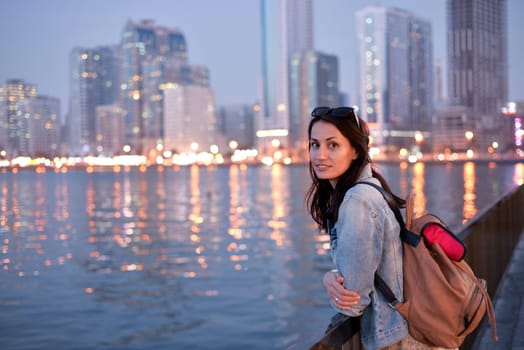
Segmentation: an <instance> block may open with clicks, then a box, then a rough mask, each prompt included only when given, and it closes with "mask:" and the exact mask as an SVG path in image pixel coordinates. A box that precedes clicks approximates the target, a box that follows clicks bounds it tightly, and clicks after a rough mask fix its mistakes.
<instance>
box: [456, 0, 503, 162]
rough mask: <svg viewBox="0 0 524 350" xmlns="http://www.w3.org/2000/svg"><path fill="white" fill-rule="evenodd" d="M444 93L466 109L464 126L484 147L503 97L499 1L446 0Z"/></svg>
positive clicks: (498, 113)
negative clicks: (468, 113) (446, 51)
mask: <svg viewBox="0 0 524 350" xmlns="http://www.w3.org/2000/svg"><path fill="white" fill-rule="evenodd" d="M447 18H448V94H449V99H450V102H451V103H452V104H454V105H461V106H465V107H468V108H470V109H471V111H472V113H471V117H470V120H469V121H468V126H469V127H471V131H473V133H474V135H475V137H474V144H475V145H476V146H477V147H478V148H479V150H480V151H481V152H485V150H486V149H487V147H489V146H490V145H491V143H492V142H493V141H496V140H494V139H492V137H491V135H495V134H496V132H494V131H496V130H497V128H498V126H499V125H500V123H499V122H498V118H499V116H500V110H501V108H502V107H503V106H505V103H506V102H507V90H508V88H507V86H508V76H507V35H506V30H507V29H506V1H505V0H448V2H447Z"/></svg>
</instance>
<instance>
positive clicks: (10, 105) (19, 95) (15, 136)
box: [0, 79, 37, 157]
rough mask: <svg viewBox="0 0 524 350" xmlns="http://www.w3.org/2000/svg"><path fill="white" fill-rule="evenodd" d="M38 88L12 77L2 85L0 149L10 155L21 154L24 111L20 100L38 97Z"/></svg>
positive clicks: (0, 99)
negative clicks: (21, 109)
mask: <svg viewBox="0 0 524 350" xmlns="http://www.w3.org/2000/svg"><path fill="white" fill-rule="evenodd" d="M36 95H37V88H36V85H34V84H28V83H26V82H24V81H23V80H20V79H10V80H7V81H6V82H5V84H3V85H2V86H0V151H6V154H7V156H8V157H12V156H17V155H19V154H20V151H21V148H20V141H21V139H22V138H23V136H24V134H23V133H22V128H21V126H22V125H21V123H22V121H23V120H22V113H21V111H20V105H19V103H20V102H23V101H25V100H26V99H31V98H34V97H36Z"/></svg>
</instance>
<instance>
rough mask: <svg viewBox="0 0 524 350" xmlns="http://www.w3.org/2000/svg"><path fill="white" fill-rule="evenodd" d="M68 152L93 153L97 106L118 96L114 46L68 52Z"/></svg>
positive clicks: (112, 100) (109, 102)
mask: <svg viewBox="0 0 524 350" xmlns="http://www.w3.org/2000/svg"><path fill="white" fill-rule="evenodd" d="M69 59H70V61H69V62H70V89H69V91H70V111H69V114H68V120H67V125H68V135H67V137H68V140H69V142H68V144H69V153H70V154H74V155H82V154H89V153H94V152H96V150H95V146H96V107H97V106H101V105H109V104H112V103H114V102H115V101H116V100H117V98H118V58H117V52H116V48H115V47H109V46H101V47H96V48H80V47H76V48H74V49H73V50H72V51H71V54H70V57H69Z"/></svg>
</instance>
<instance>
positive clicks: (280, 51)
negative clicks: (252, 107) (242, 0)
mask: <svg viewBox="0 0 524 350" xmlns="http://www.w3.org/2000/svg"><path fill="white" fill-rule="evenodd" d="M312 6H313V5H312V0H261V15H262V75H263V76H262V108H261V117H260V118H259V120H258V125H257V129H258V130H259V131H262V132H258V136H259V138H260V139H259V141H260V142H259V144H261V145H262V148H264V144H266V143H267V142H265V141H268V140H269V142H272V139H273V138H274V137H277V138H280V139H279V142H282V146H284V147H287V133H288V131H289V125H290V121H289V60H290V57H291V55H292V54H293V53H294V52H298V51H304V50H312V49H313V15H312ZM264 139H266V140H264Z"/></svg>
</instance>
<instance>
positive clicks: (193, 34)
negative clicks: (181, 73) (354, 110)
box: [0, 0, 524, 114]
mask: <svg viewBox="0 0 524 350" xmlns="http://www.w3.org/2000/svg"><path fill="white" fill-rule="evenodd" d="M314 4H315V5H314V25H315V46H316V48H317V49H318V50H319V51H322V52H325V53H328V54H335V55H337V56H338V57H339V66H340V86H341V89H342V90H343V92H345V93H348V94H349V102H350V103H351V104H353V103H355V99H356V84H357V81H356V79H355V75H356V72H357V71H356V62H357V54H358V53H357V39H356V33H355V12H356V11H358V10H360V9H362V8H363V7H365V6H366V5H368V4H375V5H382V6H395V7H399V8H403V9H406V10H408V11H411V12H412V13H413V14H415V15H417V16H419V17H421V18H423V19H426V20H429V21H430V22H431V24H432V30H433V40H434V58H440V59H441V60H443V61H444V62H445V61H446V0H425V1H421V0H376V1H365V0H316V1H315V2H314ZM507 6H508V11H507V13H508V54H509V74H510V80H509V97H510V99H511V100H524V64H523V61H524V40H522V38H521V37H520V36H521V33H522V32H524V22H523V21H522V18H521V17H522V14H524V1H522V0H507ZM259 7H260V6H259V0H89V1H84V0H45V1H44V0H16V1H12V0H0V47H2V51H1V53H0V82H2V83H3V82H4V81H5V80H6V79H12V78H19V79H24V80H25V81H27V82H29V83H33V84H36V85H37V86H38V89H39V92H40V93H41V94H46V95H50V96H56V97H59V98H60V99H61V100H62V106H63V107H62V108H63V110H62V114H65V113H66V110H65V108H66V106H67V98H68V95H69V93H68V89H69V80H68V69H69V67H68V65H69V64H68V57H69V53H70V51H71V49H72V48H73V47H75V46H81V47H95V46H99V45H110V44H117V43H119V42H120V35H121V32H122V29H123V28H124V25H125V23H126V21H127V20H128V19H132V20H134V21H140V20H142V19H152V20H154V21H155V23H156V24H158V25H162V26H167V27H176V28H179V29H180V30H182V31H183V32H184V34H185V36H186V40H187V42H188V50H189V61H190V63H191V64H197V65H204V66H207V67H208V68H209V69H210V75H211V86H212V88H213V90H214V92H215V96H216V102H217V104H218V105H225V104H237V103H253V102H255V101H256V100H257V99H258V96H259V90H260V88H259V87H260V84H261V83H260V82H261V78H260V75H261V62H260V45H261V44H260V16H259Z"/></svg>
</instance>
